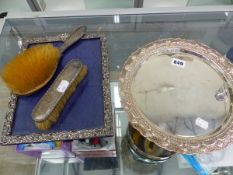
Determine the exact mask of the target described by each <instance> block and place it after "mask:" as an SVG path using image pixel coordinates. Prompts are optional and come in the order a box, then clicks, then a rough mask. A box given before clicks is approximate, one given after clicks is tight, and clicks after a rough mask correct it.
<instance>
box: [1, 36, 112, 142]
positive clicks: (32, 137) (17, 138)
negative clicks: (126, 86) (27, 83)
mask: <svg viewBox="0 0 233 175" xmlns="http://www.w3.org/2000/svg"><path fill="white" fill-rule="evenodd" d="M68 37H69V33H63V34H60V35H57V36H51V37H40V38H30V39H23V40H22V48H21V50H25V49H26V48H27V46H28V45H29V44H33V43H43V42H52V41H64V40H65V39H66V38H68ZM93 38H100V40H101V50H102V76H103V79H102V80H103V98H104V126H103V127H102V128H96V129H88V130H79V131H63V132H54V133H49V134H37V133H32V134H29V135H11V130H12V124H13V121H14V113H15V109H16V108H17V95H15V94H13V93H11V95H10V99H9V103H8V112H7V113H6V117H5V122H4V125H3V130H2V136H1V144H2V145H8V144H20V143H32V142H45V141H53V140H73V139H80V138H90V137H100V136H110V135H113V134H114V128H113V127H114V126H113V113H112V105H111V94H110V80H109V70H108V50H107V45H106V37H105V35H104V34H103V33H98V34H86V35H85V36H84V37H83V39H93Z"/></svg>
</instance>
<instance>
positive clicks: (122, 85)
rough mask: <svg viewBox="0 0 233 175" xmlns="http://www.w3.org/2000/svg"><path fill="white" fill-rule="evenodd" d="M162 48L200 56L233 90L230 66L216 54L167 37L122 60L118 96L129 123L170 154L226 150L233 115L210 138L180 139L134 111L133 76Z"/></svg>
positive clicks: (232, 135)
mask: <svg viewBox="0 0 233 175" xmlns="http://www.w3.org/2000/svg"><path fill="white" fill-rule="evenodd" d="M161 48H178V49H184V50H186V51H190V52H192V53H194V54H197V55H201V56H202V59H203V61H205V62H207V63H208V64H209V65H211V66H212V67H213V68H214V69H216V70H217V71H218V73H220V72H221V73H222V76H223V77H224V78H225V79H226V80H227V82H228V84H229V85H230V87H231V88H232V87H233V85H232V82H233V67H232V64H231V63H230V62H229V61H228V60H227V59H226V58H224V57H223V56H222V55H221V54H220V53H219V52H217V51H216V50H214V49H211V48H210V47H209V46H207V45H205V44H202V43H199V42H196V41H193V40H185V39H180V38H168V39H161V40H157V41H154V42H151V43H149V44H147V45H145V46H143V47H141V48H139V49H137V50H136V51H135V52H133V53H132V54H131V55H130V56H129V57H128V59H127V60H126V61H125V63H124V65H123V67H122V70H121V72H120V77H119V93H120V97H121V103H122V106H123V108H124V109H125V111H126V112H127V113H128V116H129V122H130V123H131V124H132V126H133V127H134V128H136V129H137V130H138V131H139V132H140V133H141V134H142V135H143V136H144V137H146V138H147V139H148V140H150V141H151V142H154V143H155V144H157V145H159V146H160V147H162V148H164V149H167V150H169V151H174V152H177V153H181V154H195V153H207V152H211V151H215V150H220V149H223V148H225V147H226V146H228V145H229V144H230V143H231V142H233V116H232V115H231V116H230V117H229V119H227V121H225V122H224V124H223V125H222V126H221V127H220V129H219V130H217V131H215V132H213V133H210V134H209V135H203V136H198V137H182V136H175V135H172V134H169V133H167V132H164V131H163V130H161V129H160V128H159V127H157V126H155V125H154V124H153V123H151V122H150V121H149V120H148V119H147V118H146V116H145V115H144V114H143V113H142V112H141V111H140V110H139V109H138V108H137V106H136V104H135V103H134V101H133V97H132V94H131V85H132V82H133V77H134V75H135V73H136V71H137V67H138V65H140V63H142V62H143V60H144V59H146V58H148V56H149V55H151V54H156V53H160V51H161V50H162V49H161ZM193 48H195V49H193ZM231 107H232V104H231Z"/></svg>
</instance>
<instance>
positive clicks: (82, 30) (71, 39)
mask: <svg viewBox="0 0 233 175" xmlns="http://www.w3.org/2000/svg"><path fill="white" fill-rule="evenodd" d="M86 31H87V27H86V26H81V27H79V28H77V29H76V30H75V31H73V32H72V33H71V34H70V36H69V37H68V38H67V39H66V40H65V42H64V44H63V45H62V46H60V48H59V50H60V52H61V53H63V52H64V51H66V49H68V48H69V47H70V46H71V45H73V44H74V43H75V42H77V41H78V40H79V39H80V38H82V36H83V35H84V34H85V33H86Z"/></svg>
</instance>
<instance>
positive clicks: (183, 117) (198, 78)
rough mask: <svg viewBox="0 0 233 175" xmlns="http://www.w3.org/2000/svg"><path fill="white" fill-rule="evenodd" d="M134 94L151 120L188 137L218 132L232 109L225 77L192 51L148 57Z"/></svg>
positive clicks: (138, 71)
mask: <svg viewBox="0 0 233 175" xmlns="http://www.w3.org/2000/svg"><path fill="white" fill-rule="evenodd" d="M131 94H132V97H133V100H134V103H135V105H136V106H137V107H138V108H139V110H140V111H141V112H142V113H143V114H144V115H145V116H146V118H147V119H149V121H150V122H152V123H153V124H155V125H156V126H158V127H159V128H160V129H161V130H163V131H165V132H167V133H169V134H173V135H179V136H185V137H187V136H189V137H191V136H202V135H206V134H209V133H212V132H214V131H215V130H217V129H218V128H219V127H220V126H221V125H222V124H223V122H224V121H225V119H226V116H227V114H228V113H229V109H230V98H229V96H230V95H229V88H228V84H227V83H226V81H225V79H224V78H223V76H222V75H221V74H220V73H218V72H217V71H216V70H215V69H213V68H212V67H211V66H210V65H209V64H207V63H206V62H204V61H203V58H201V57H198V56H197V55H195V54H192V53H189V52H177V53H169V54H166V53H165V52H163V53H160V54H152V55H150V56H148V57H147V58H146V59H144V61H143V62H142V64H141V65H140V67H139V69H138V70H137V71H136V73H135V76H134V78H133V81H132V85H131Z"/></svg>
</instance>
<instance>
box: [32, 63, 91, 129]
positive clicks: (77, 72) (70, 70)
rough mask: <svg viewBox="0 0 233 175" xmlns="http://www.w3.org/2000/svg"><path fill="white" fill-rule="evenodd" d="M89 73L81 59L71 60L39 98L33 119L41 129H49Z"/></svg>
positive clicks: (33, 112)
mask: <svg viewBox="0 0 233 175" xmlns="http://www.w3.org/2000/svg"><path fill="white" fill-rule="evenodd" d="M86 74H87V66H86V65H84V64H82V62H81V61H80V60H77V59H74V60H71V61H70V62H69V63H68V64H67V65H66V66H65V68H64V69H63V70H62V71H61V73H60V74H59V75H58V77H57V78H56V80H55V81H54V82H53V84H52V85H51V86H50V87H49V89H48V90H47V92H46V93H45V94H44V96H43V97H42V98H41V99H40V100H39V102H38V103H37V105H36V106H35V107H34V109H33V111H32V119H33V120H34V122H35V125H36V127H37V128H38V129H40V130H49V129H50V128H51V126H52V125H53V124H55V123H56V122H57V120H58V118H59V115H60V113H61V111H62V110H63V108H64V106H65V104H66V103H67V101H68V99H69V98H70V96H71V95H72V94H73V92H74V91H75V89H76V87H77V86H78V84H79V83H80V82H81V81H82V80H83V79H84V77H85V76H86Z"/></svg>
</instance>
